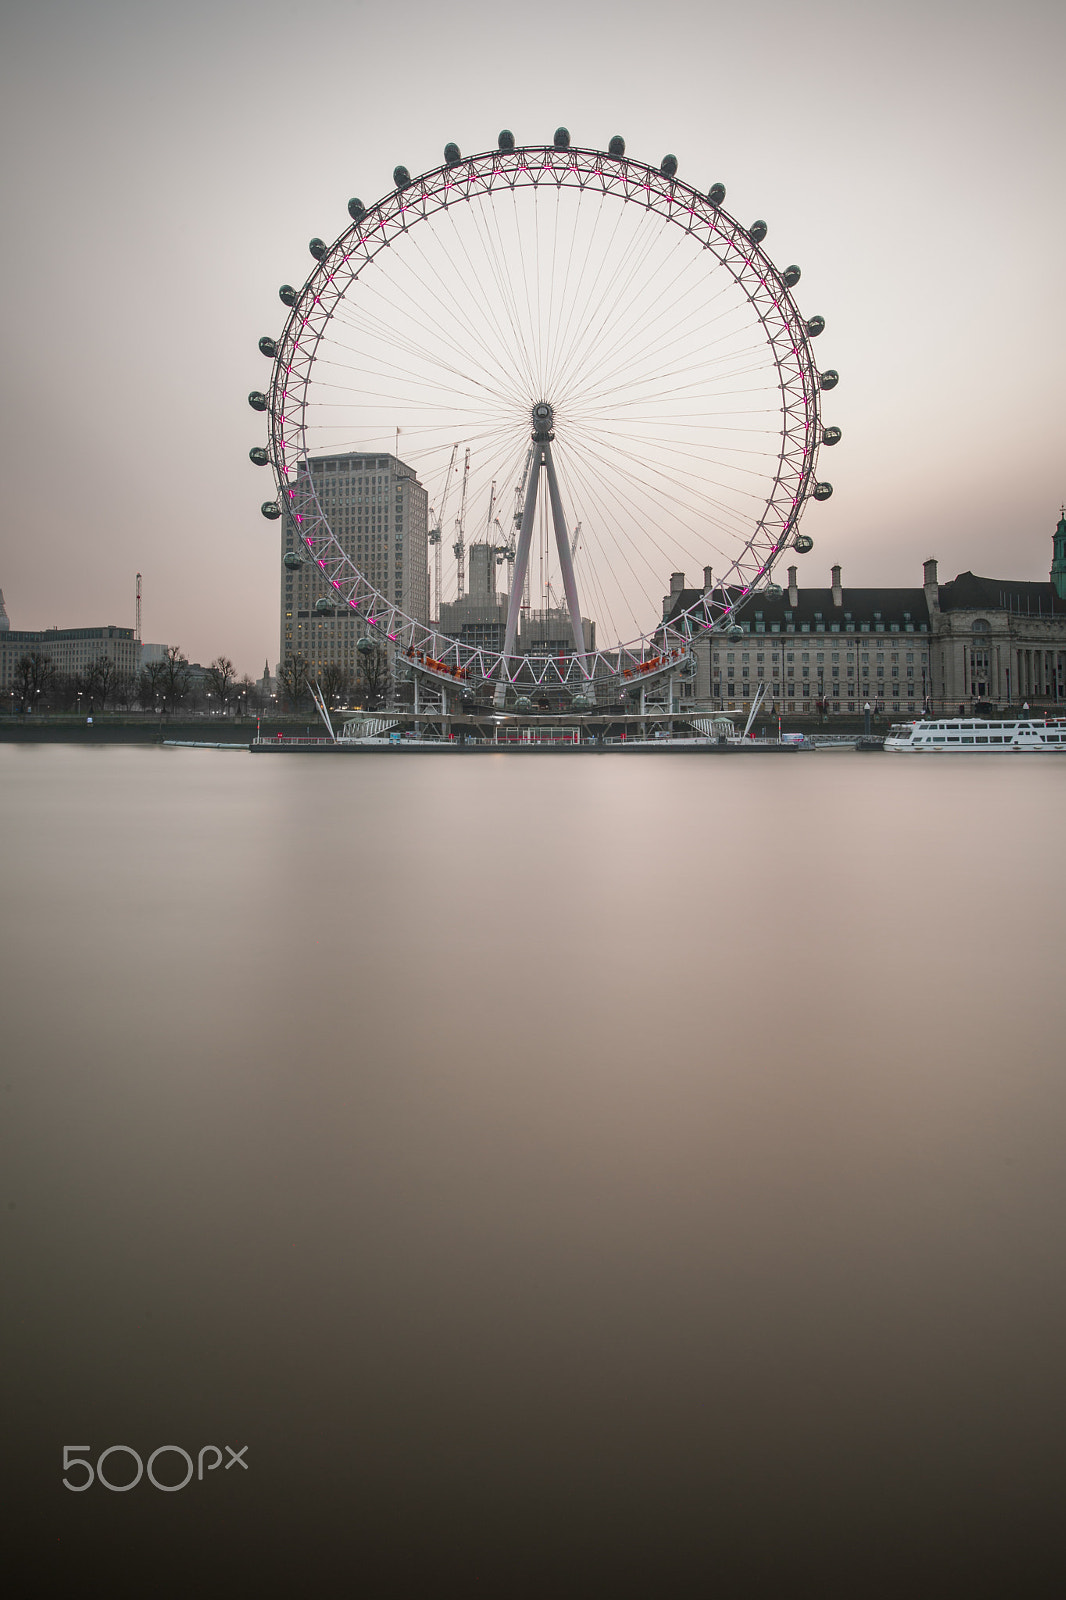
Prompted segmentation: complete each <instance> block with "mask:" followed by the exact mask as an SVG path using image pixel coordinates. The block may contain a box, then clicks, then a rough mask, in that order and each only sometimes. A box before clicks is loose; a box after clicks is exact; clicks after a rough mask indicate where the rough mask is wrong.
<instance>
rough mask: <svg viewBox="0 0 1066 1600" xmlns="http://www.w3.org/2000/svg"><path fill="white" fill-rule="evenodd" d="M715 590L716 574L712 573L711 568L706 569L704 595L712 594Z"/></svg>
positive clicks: (704, 573) (704, 572)
mask: <svg viewBox="0 0 1066 1600" xmlns="http://www.w3.org/2000/svg"><path fill="white" fill-rule="evenodd" d="M713 588H714V573H713V572H712V571H711V569H710V567H704V569H703V592H704V594H710V592H711V590H712V589H713Z"/></svg>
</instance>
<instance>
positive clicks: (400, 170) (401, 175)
mask: <svg viewBox="0 0 1066 1600" xmlns="http://www.w3.org/2000/svg"><path fill="white" fill-rule="evenodd" d="M392 181H393V183H394V184H395V185H396V187H397V189H406V188H407V185H408V184H409V183H410V181H411V174H410V173H409V172H408V170H407V168H406V167H393V169H392Z"/></svg>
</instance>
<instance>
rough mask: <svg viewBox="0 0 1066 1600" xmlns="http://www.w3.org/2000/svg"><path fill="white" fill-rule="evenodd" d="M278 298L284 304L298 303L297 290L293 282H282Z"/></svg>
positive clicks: (292, 304)
mask: <svg viewBox="0 0 1066 1600" xmlns="http://www.w3.org/2000/svg"><path fill="white" fill-rule="evenodd" d="M278 299H279V300H280V301H281V303H282V305H283V306H294V305H295V304H296V290H295V289H294V288H293V286H292V284H291V283H283V284H282V286H281V288H280V289H279V290H278Z"/></svg>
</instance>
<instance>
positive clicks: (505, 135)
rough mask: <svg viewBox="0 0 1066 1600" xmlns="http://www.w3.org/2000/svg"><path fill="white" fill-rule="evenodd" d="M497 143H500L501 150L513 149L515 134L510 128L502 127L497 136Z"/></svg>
mask: <svg viewBox="0 0 1066 1600" xmlns="http://www.w3.org/2000/svg"><path fill="white" fill-rule="evenodd" d="M496 143H497V144H498V145H499V147H500V149H501V150H513V149H514V134H513V133H512V132H511V130H510V128H501V129H500V132H499V135H498V136H497V139H496Z"/></svg>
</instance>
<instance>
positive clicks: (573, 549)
mask: <svg viewBox="0 0 1066 1600" xmlns="http://www.w3.org/2000/svg"><path fill="white" fill-rule="evenodd" d="M580 538H581V524H580V522H579V523H577V524H576V525H575V527H574V536H573V538H572V539H571V540H570V559H571V561H572V560H573V559H574V557H575V556H576V555H577V542H578V540H579V539H580Z"/></svg>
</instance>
